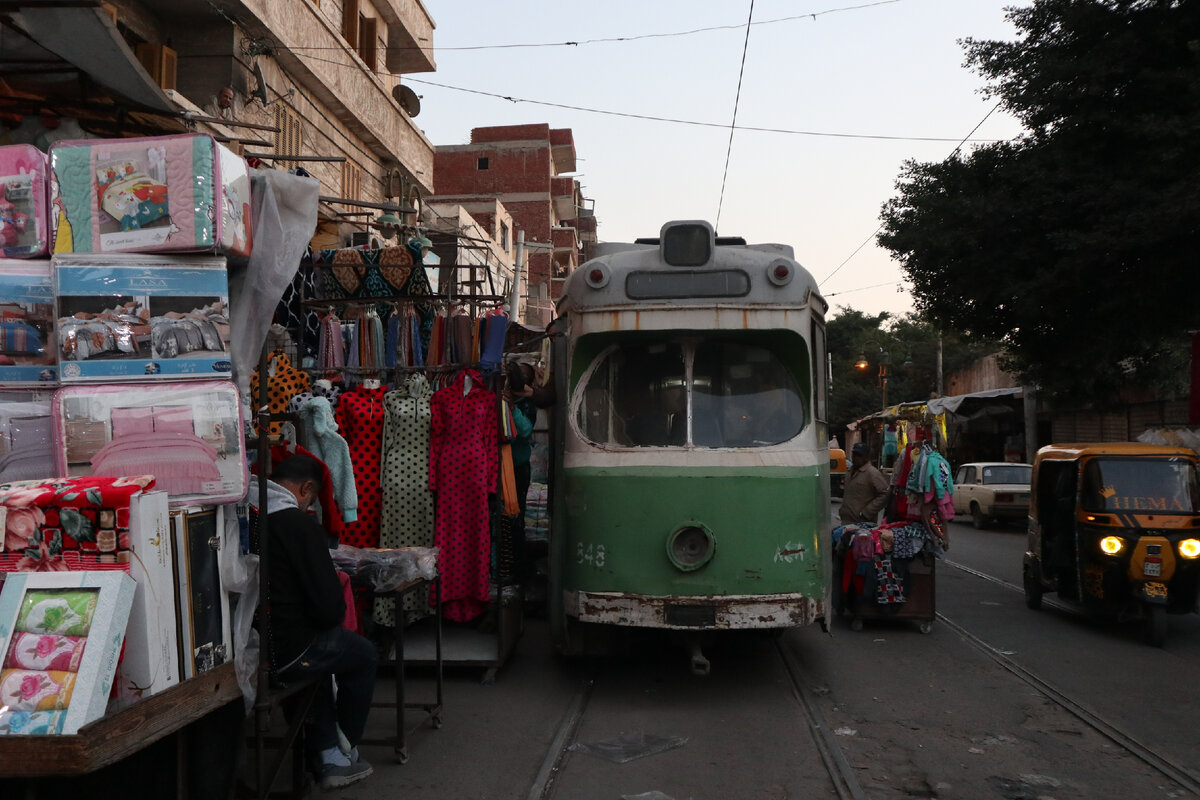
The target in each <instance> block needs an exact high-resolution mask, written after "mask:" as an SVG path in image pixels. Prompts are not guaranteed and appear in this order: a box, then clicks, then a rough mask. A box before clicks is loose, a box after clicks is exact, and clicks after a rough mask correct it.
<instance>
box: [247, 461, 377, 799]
mask: <svg viewBox="0 0 1200 800" xmlns="http://www.w3.org/2000/svg"><path fill="white" fill-rule="evenodd" d="M257 480H258V479H257V476H256V477H255V479H253V480H252V482H251V486H250V502H251V503H257V502H258V486H257ZM321 482H322V469H321V464H320V463H319V462H318V461H317V460H316V459H314V458H312V457H310V456H305V455H296V456H292V457H291V458H288V459H285V460H283V461H281V462H279V464H277V465H276V466H275V467H274V469H273V470H272V471H271V479H270V480H269V481H267V524H268V526H269V530H270V547H269V550H268V554H267V555H268V581H269V594H268V597H269V602H270V608H271V641H270V643H269V646H270V647H271V656H272V662H273V664H274V665H275V667H276V670H275V672H276V675H277V676H278V677H279V679H280V680H282V681H284V682H285V683H286V682H287V681H289V680H296V679H303V678H308V677H316V678H317V679H318V688H317V695H316V697H315V698H314V700H313V705H312V721H313V732H312V736H311V737H310V740H309V742H308V744H309V755H310V757H311V758H312V760H313V769H314V771H315V772H316V775H317V778H318V779H319V781H320V783H321V788H323V789H332V788H336V787H339V786H348V785H350V784H352V783H355V782H356V781H360V780H362V779H363V778H365V777H367V776H368V775H370V774H371V765H370V764H368V763H367V762H366V761H364V760H363V759H361V758H359V756H358V746H357V745H358V743H359V741H361V740H362V736H363V730H364V729H365V728H366V725H367V713H368V712H369V711H370V709H371V697H372V695H373V694H374V692H375V668H376V665H377V663H378V660H379V657H378V654H377V653H376V650H375V645H373V644H372V643H371V642H369V641H368V640H367V639H364V638H363V637H362V636H359V635H358V634H356V633H354V632H353V631H348V630H346V629H345V628H343V627H342V620H343V619H344V617H345V613H346V603H345V599H344V596H343V594H342V587H341V584H340V583H339V582H338V578H337V573H336V570H335V569H334V566H333V560H332V559H331V558H330V556H329V547H328V545H327V542H328V539H327V538H326V536H325V531H324V529H323V528H322V527H321V526H320V524H318V523H317V521H316V519H315V518H314V517H313V516H311V515H310V514H309V513H308V509H309V508H310V507H311V506H312V504H313V502H314V501H315V500H316V499H317V496H318V495H319V493H320V491H321ZM330 676H333V677H336V678H337V699H336V701H335V700H334V695H333V687H332V686H331V685H330V680H329V679H330ZM339 726H340V727H341V729H342V733H344V734H345V735H346V739H347V740H348V741H349V742H350V752H349V753H348V754H347V753H343V752H342V751H341V750H340V749H339V748H338V734H337V728H338V727H339Z"/></svg>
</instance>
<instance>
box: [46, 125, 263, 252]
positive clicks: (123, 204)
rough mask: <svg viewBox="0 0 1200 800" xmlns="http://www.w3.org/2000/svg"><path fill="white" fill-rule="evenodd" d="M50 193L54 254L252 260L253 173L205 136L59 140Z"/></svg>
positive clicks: (53, 150) (52, 158) (52, 151)
mask: <svg viewBox="0 0 1200 800" xmlns="http://www.w3.org/2000/svg"><path fill="white" fill-rule="evenodd" d="M50 196H51V201H50V205H51V209H52V213H51V223H52V230H51V236H52V240H53V247H52V252H54V253H133V252H151V251H156V252H192V251H215V252H221V253H228V254H230V255H236V256H249V255H250V248H251V231H250V174H249V170H248V169H247V166H246V162H245V160H244V159H242V158H240V157H238V156H237V155H235V154H234V153H232V152H231V151H230V150H229V149H228V148H226V147H224V146H223V145H221V144H218V143H217V141H216V140H214V139H213V138H212V137H211V136H208V135H206V134H198V133H187V134H178V135H174V136H153V137H144V138H134V139H84V140H77V141H62V142H55V143H54V144H53V145H51V147H50Z"/></svg>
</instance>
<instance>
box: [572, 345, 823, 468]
mask: <svg viewBox="0 0 1200 800" xmlns="http://www.w3.org/2000/svg"><path fill="white" fill-rule="evenodd" d="M801 398H802V394H801V390H800V387H799V386H798V384H797V381H796V379H795V377H794V376H793V374H792V373H791V372H790V371H789V370H788V369H787V367H786V366H785V365H784V364H783V362H782V361H781V360H780V358H779V357H778V356H777V355H776V353H775V352H773V351H772V350H770V349H768V348H766V347H762V346H759V345H751V344H744V343H739V342H730V341H721V340H688V341H679V342H659V343H654V344H633V343H630V344H623V345H618V346H616V347H613V348H610V349H609V350H606V351H605V352H604V353H603V354H602V355H601V356H600V361H599V363H598V364H597V365H596V368H595V369H594V370H592V371H591V374H590V376H589V377H588V379H587V382H586V384H585V386H584V389H583V398H582V401H581V402H580V405H579V408H578V415H577V418H576V421H577V423H578V425H579V430H580V431H581V432H582V434H583V435H584V437H585V438H586V439H588V440H589V441H592V442H594V443H596V444H605V445H620V446H628V447H683V446H686V445H692V446H695V447H712V448H718V447H766V446H770V445H774V444H779V443H781V442H786V441H788V440H790V439H792V438H794V437H795V436H796V435H797V434H798V433H799V432H800V430H801V429H802V428H803V427H804V423H805V410H804V404H803V400H802V399H801Z"/></svg>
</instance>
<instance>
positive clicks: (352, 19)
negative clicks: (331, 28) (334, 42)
mask: <svg viewBox="0 0 1200 800" xmlns="http://www.w3.org/2000/svg"><path fill="white" fill-rule="evenodd" d="M342 38H343V39H345V40H346V41H347V42H349V43H350V44H351V45H352V46H354V47H357V46H358V0H342Z"/></svg>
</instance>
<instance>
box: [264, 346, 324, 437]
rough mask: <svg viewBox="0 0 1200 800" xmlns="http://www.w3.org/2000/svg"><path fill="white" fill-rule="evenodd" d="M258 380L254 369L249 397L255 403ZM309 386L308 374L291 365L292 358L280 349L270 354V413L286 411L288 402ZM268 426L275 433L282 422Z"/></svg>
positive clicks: (268, 400) (268, 365) (268, 372)
mask: <svg viewBox="0 0 1200 800" xmlns="http://www.w3.org/2000/svg"><path fill="white" fill-rule="evenodd" d="M258 381H259V374H258V370H255V371H254V374H252V375H251V376H250V397H251V398H252V402H253V403H254V404H255V405H257V403H258ZM309 388H310V384H309V379H308V374H307V373H305V372H301V371H300V370H298V369H296V368H295V367H293V366H292V360H291V359H290V358H288V357H287V356H286V355H284V353H283V351H282V350H276V351H275V352H274V353H272V354H271V358H270V361H269V362H268V364H267V404H268V406H269V408H270V410H271V413H272V414H282V413H283V412H285V411H287V407H288V402H289V401H290V400H291V399H292V398H293V397H295V396H296V395H298V394H300V393H301V392H307V391H308V390H309ZM270 428H271V433H276V434H277V433H279V432H280V431H281V430H282V424H281V423H279V422H272V423H271V425H270Z"/></svg>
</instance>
